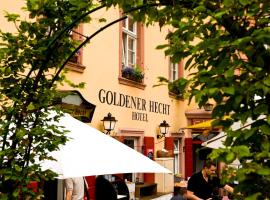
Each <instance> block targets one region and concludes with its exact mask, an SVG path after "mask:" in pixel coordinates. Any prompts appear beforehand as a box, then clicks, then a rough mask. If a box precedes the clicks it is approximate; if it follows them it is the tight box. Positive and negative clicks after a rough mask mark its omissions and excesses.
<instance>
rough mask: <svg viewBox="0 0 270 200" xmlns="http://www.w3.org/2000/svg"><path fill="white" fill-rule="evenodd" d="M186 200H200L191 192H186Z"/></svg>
mask: <svg viewBox="0 0 270 200" xmlns="http://www.w3.org/2000/svg"><path fill="white" fill-rule="evenodd" d="M187 199H193V200H202V199H201V198H199V197H197V196H196V195H195V194H194V193H193V192H192V191H189V190H187Z"/></svg>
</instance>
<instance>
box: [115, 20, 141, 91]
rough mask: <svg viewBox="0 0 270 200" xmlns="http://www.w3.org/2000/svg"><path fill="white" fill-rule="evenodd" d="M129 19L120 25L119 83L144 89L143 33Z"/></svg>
mask: <svg viewBox="0 0 270 200" xmlns="http://www.w3.org/2000/svg"><path fill="white" fill-rule="evenodd" d="M143 30H144V29H143V26H142V25H141V24H140V23H137V22H135V21H133V19H132V18H131V17H128V18H126V19H125V20H123V21H122V23H120V42H121V43H120V67H119V70H120V76H119V83H121V84H125V85H129V86H133V87H137V88H140V89H144V88H145V85H144V84H143V82H144V63H143V62H144V31H143Z"/></svg>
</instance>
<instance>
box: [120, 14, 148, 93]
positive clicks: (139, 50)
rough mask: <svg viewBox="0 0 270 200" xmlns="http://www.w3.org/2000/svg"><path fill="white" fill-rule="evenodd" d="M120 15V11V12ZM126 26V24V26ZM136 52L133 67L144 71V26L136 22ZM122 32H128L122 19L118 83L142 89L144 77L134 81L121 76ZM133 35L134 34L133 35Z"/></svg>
mask: <svg viewBox="0 0 270 200" xmlns="http://www.w3.org/2000/svg"><path fill="white" fill-rule="evenodd" d="M120 15H122V13H120ZM126 27H127V26H126ZM135 30H136V33H137V34H136V35H137V37H136V40H137V41H136V54H135V55H134V56H135V65H134V67H140V69H141V71H144V26H143V24H141V23H138V22H136V28H135ZM123 33H130V32H129V31H128V30H127V28H125V29H124V28H123V21H122V22H121V23H119V76H118V81H119V84H123V85H127V86H131V87H135V88H138V89H142V90H144V89H145V87H146V85H145V84H144V79H143V80H142V82H136V81H133V80H129V79H127V78H124V77H123V76H122V69H123V67H124V65H123V59H124V58H123V51H124V47H123ZM133 36H134V35H133Z"/></svg>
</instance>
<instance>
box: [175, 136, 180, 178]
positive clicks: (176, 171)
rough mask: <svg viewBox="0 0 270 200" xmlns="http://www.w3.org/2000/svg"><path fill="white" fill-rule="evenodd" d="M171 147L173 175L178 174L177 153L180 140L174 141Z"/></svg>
mask: <svg viewBox="0 0 270 200" xmlns="http://www.w3.org/2000/svg"><path fill="white" fill-rule="evenodd" d="M173 145H174V152H173V153H174V166H173V172H174V173H175V174H178V173H179V171H180V170H179V168H180V167H179V163H180V152H179V149H180V140H179V139H175V140H174V141H173Z"/></svg>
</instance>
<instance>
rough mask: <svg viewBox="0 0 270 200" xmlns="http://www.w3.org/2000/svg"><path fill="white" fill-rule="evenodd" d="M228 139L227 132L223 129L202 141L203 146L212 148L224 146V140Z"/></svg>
mask: <svg viewBox="0 0 270 200" xmlns="http://www.w3.org/2000/svg"><path fill="white" fill-rule="evenodd" d="M225 140H226V134H225V133H224V132H223V131H222V132H220V133H219V134H217V135H216V136H215V137H213V138H211V139H210V140H207V141H205V142H203V143H202V146H204V147H208V148H211V149H218V148H224V147H225V146H224V145H223V142H224V141H225Z"/></svg>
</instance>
